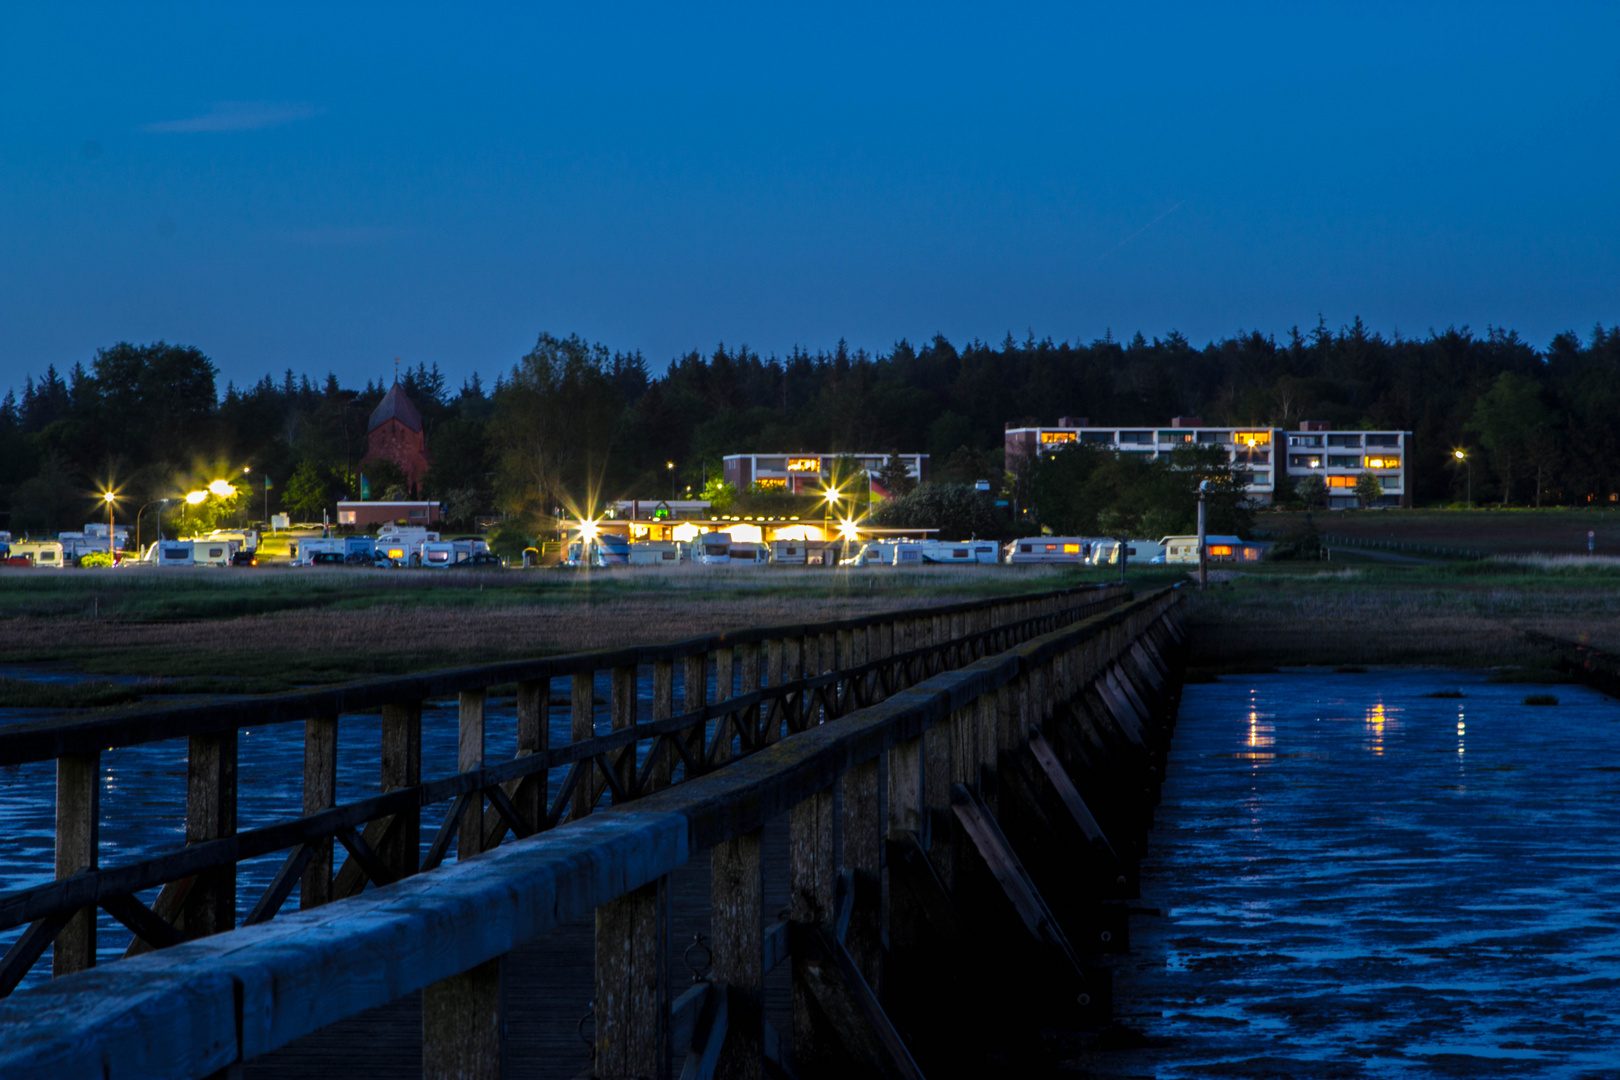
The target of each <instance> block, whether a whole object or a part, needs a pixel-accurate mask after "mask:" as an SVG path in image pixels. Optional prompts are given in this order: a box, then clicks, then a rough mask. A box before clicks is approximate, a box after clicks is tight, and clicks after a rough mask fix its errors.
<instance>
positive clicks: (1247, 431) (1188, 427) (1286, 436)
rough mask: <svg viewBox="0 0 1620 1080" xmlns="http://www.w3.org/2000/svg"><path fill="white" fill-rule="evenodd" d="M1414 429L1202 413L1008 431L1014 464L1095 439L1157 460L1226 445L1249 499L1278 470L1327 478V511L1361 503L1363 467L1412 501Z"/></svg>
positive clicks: (1269, 488) (1385, 499)
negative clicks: (1271, 421)
mask: <svg viewBox="0 0 1620 1080" xmlns="http://www.w3.org/2000/svg"><path fill="white" fill-rule="evenodd" d="M1411 441H1412V433H1411V432H1410V431H1346V430H1341V429H1331V430H1330V428H1329V425H1327V424H1326V423H1324V422H1322V421H1317V420H1306V421H1304V422H1303V423H1301V424H1300V425H1299V430H1298V431H1288V430H1286V429H1284V428H1273V427H1241V426H1233V425H1206V424H1205V423H1204V422H1203V421H1202V420H1201V419H1199V418H1198V417H1196V416H1178V417H1175V418H1174V419H1172V420H1171V421H1170V424H1169V425H1168V426H1167V427H1158V428H1145V427H1097V426H1094V425H1092V424H1091V423H1090V421H1089V420H1088V419H1087V418H1085V417H1078V418H1077V417H1069V416H1065V417H1062V418H1061V419H1059V420H1058V422H1057V426H1056V427H1019V428H1015V427H1011V426H1009V427H1008V428H1007V429H1006V443H1005V445H1006V452H1007V463H1008V465H1009V467H1010V466H1011V465H1012V462H1013V460H1014V459H1015V458H1019V457H1029V456H1031V455H1035V456H1039V455H1041V454H1045V453H1050V452H1051V451H1053V450H1056V449H1059V448H1060V447H1063V446H1068V445H1069V444H1071V443H1089V444H1092V445H1095V446H1098V447H1100V448H1103V449H1107V450H1112V451H1115V452H1116V453H1122V454H1145V455H1147V456H1149V457H1158V456H1159V455H1160V454H1168V453H1170V452H1171V451H1172V450H1175V449H1176V448H1178V447H1182V446H1210V447H1219V448H1220V449H1222V450H1224V451H1225V452H1226V455H1227V460H1228V461H1229V462H1231V464H1232V465H1233V466H1235V467H1236V468H1237V470H1238V471H1239V472H1240V473H1241V474H1242V476H1243V478H1244V487H1245V489H1246V490H1247V491H1248V493H1249V497H1250V498H1251V499H1253V500H1254V501H1255V502H1257V503H1262V504H1264V503H1269V502H1271V500H1272V498H1273V496H1274V495H1275V494H1276V491H1277V479H1278V477H1279V475H1281V476H1286V477H1287V478H1288V480H1289V481H1291V482H1292V483H1295V484H1297V483H1298V482H1299V481H1300V480H1302V479H1304V478H1305V477H1307V476H1320V477H1321V478H1322V480H1323V482H1324V483H1325V484H1326V485H1327V494H1328V509H1330V510H1343V509H1349V508H1351V507H1355V506H1359V505H1360V500H1359V499H1357V498H1356V495H1355V486H1356V480H1357V478H1358V477H1360V476H1361V474H1362V473H1363V472H1370V473H1372V474H1373V475H1374V476H1376V477H1377V478H1378V482H1379V484H1381V485H1382V486H1383V489H1384V494H1383V496H1382V497H1381V498H1380V499H1379V500H1378V501H1377V503H1376V504H1375V505H1377V506H1411V505H1412V488H1411V483H1410V482H1409V477H1408V473H1407V469H1408V460H1407V459H1408V453H1409V451H1410V447H1411Z"/></svg>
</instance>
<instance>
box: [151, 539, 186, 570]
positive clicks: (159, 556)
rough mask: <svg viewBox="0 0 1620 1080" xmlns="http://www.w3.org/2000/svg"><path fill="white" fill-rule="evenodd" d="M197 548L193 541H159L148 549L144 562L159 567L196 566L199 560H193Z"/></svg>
mask: <svg viewBox="0 0 1620 1080" xmlns="http://www.w3.org/2000/svg"><path fill="white" fill-rule="evenodd" d="M195 547H196V542H195V541H193V540H159V541H158V542H157V543H155V544H153V545H152V546H151V547H150V548H149V549H147V553H146V554H145V555H144V556H142V561H143V562H146V561H150V562H154V563H156V564H157V565H159V566H196V565H197V560H196V559H194V558H192V554H193V551H194V549H195Z"/></svg>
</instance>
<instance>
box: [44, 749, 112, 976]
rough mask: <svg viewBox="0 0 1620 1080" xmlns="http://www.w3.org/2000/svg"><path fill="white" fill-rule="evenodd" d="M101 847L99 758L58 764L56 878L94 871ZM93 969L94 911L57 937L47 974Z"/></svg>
mask: <svg viewBox="0 0 1620 1080" xmlns="http://www.w3.org/2000/svg"><path fill="white" fill-rule="evenodd" d="M100 847H101V755H100V754H73V755H69V756H65V757H59V758H57V759H56V878H57V880H58V881H60V880H62V879H63V878H70V877H74V876H75V875H77V874H82V873H84V872H85V871H86V870H94V869H96V866H97V861H98V857H99V856H98V852H99V850H100ZM95 963H96V910H95V908H91V907H86V908H81V909H80V910H78V911H77V912H75V913H74V914H73V916H72V917H71V918H69V919H68V921H67V923H66V924H65V925H64V926H63V927H62V928H61V929H60V930H58V931H57V933H56V940H55V942H54V943H53V944H52V947H51V974H52V975H55V976H61V975H68V974H71V973H73V972H75V971H83V970H85V969H86V968H91V967H94V966H95Z"/></svg>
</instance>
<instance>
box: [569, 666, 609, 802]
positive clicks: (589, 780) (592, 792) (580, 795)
mask: <svg viewBox="0 0 1620 1080" xmlns="http://www.w3.org/2000/svg"><path fill="white" fill-rule="evenodd" d="M568 696H569V699H570V700H569V712H570V714H571V716H570V725H571V726H570V729H569V736H570V737H571V738H572V739H573V740H574V741H575V742H576V743H577V742H583V741H584V740H586V739H589V738H590V737H591V736H592V735H595V734H596V676H595V675H594V674H592V673H591V672H581V673H579V674H576V675H575V676H574V677H573V680H572V681H571V682H570V684H569V689H568ZM599 783H600V782H599V781H597V779H596V767H595V766H594V765H592V764H591V763H589V762H586V764H585V766H584V768H583V769H582V770H581V771H580V777H579V783H577V784H576V785H575V786H574V798H573V807H572V809H571V810H570V811H569V813H570V816H571V817H572V818H573V819H574V820H575V821H578V820H579V819H581V818H583V817H584V816H585V815H587V814H589V813H590V812H591V807H592V806H593V805H595V803H596V797H597V794H598V793H599V792H601V790H602V788H601V787H600V786H599Z"/></svg>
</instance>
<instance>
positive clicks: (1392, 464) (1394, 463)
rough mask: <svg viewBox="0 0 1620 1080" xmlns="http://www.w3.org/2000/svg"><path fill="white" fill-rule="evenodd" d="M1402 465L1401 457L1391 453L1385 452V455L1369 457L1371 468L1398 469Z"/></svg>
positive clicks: (1368, 465)
mask: <svg viewBox="0 0 1620 1080" xmlns="http://www.w3.org/2000/svg"><path fill="white" fill-rule="evenodd" d="M1400 467H1401V459H1400V458H1399V457H1394V456H1391V455H1389V454H1385V455H1384V456H1383V457H1369V458H1368V459H1367V468H1369V469H1398V468H1400Z"/></svg>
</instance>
